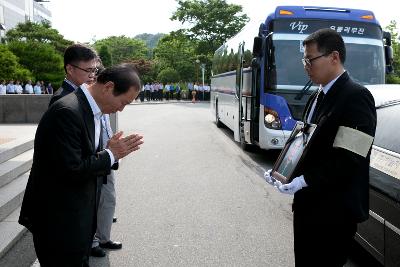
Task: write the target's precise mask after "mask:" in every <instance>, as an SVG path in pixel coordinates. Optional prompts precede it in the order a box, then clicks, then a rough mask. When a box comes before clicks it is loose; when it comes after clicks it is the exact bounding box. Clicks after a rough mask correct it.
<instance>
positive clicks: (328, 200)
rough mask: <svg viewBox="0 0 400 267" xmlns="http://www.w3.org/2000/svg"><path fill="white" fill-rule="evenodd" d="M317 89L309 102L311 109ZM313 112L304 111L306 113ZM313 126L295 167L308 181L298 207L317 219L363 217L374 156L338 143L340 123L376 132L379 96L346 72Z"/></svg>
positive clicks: (297, 197) (295, 206)
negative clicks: (375, 97) (376, 98)
mask: <svg viewBox="0 0 400 267" xmlns="http://www.w3.org/2000/svg"><path fill="white" fill-rule="evenodd" d="M315 97H316V95H315V94H314V95H313V96H312V97H310V100H309V102H308V104H307V105H306V109H305V110H306V112H308V111H309V109H310V106H311V105H312V103H313V100H314V99H315ZM307 115H308V114H305V116H304V117H305V118H306V117H307ZM316 123H317V124H318V127H317V129H316V131H315V132H314V135H313V137H312V140H311V141H310V145H309V147H308V149H307V152H306V154H305V158H304V160H303V161H302V162H301V164H300V166H299V168H298V169H297V170H296V176H298V175H301V174H303V175H304V179H305V181H306V183H307V185H308V187H305V188H303V189H301V190H299V191H298V192H296V193H295V195H294V201H293V210H294V212H298V214H303V215H305V216H307V217H310V218H313V219H316V220H333V221H338V220H339V221H353V222H361V221H364V220H366V219H367V218H368V214H369V161H370V153H371V148H369V152H368V154H367V156H366V157H363V156H360V155H358V154H356V153H354V152H351V151H349V150H347V149H344V148H339V147H334V146H333V143H334V140H335V137H336V134H337V132H338V129H339V127H340V126H345V127H350V128H353V129H356V130H358V131H361V132H363V133H366V134H368V135H370V136H372V137H373V136H375V128H376V110H375V103H374V98H373V97H372V95H371V93H370V92H369V91H368V90H367V89H366V88H365V87H363V86H361V85H359V84H356V83H354V82H353V81H352V80H351V79H350V77H349V75H348V74H347V72H345V73H343V74H342V75H341V76H340V77H339V78H338V79H337V80H336V82H335V83H334V84H333V85H332V87H331V88H330V90H329V91H328V93H327V94H326V96H325V97H324V99H323V102H322V105H321V106H320V109H319V110H318V113H317V114H316Z"/></svg>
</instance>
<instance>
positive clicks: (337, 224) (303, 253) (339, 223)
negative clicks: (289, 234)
mask: <svg viewBox="0 0 400 267" xmlns="http://www.w3.org/2000/svg"><path fill="white" fill-rule="evenodd" d="M293 230H294V254H295V264H296V267H303V266H307V267H313V266H324V267H336V266H338V267H339V266H340V267H342V266H343V265H344V264H345V263H346V261H347V259H348V256H349V253H350V246H351V242H352V240H353V238H354V235H355V233H356V231H357V224H356V223H355V222H350V221H346V220H341V219H336V218H331V219H324V218H321V217H318V216H310V215H309V214H308V215H307V214H302V212H296V211H295V212H294V213H293Z"/></svg>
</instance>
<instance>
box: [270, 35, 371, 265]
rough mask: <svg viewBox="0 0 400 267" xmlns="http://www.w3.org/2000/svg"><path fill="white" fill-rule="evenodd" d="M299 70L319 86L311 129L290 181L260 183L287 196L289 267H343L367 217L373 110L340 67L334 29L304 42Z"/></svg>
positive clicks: (341, 52)
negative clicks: (290, 242)
mask: <svg viewBox="0 0 400 267" xmlns="http://www.w3.org/2000/svg"><path fill="white" fill-rule="evenodd" d="M303 46H304V58H303V60H302V61H303V65H304V69H305V70H306V72H307V74H308V76H309V77H310V79H311V80H312V81H313V82H314V83H315V84H319V85H320V89H319V90H317V91H316V92H315V93H314V94H313V95H312V96H311V98H310V100H309V101H308V103H307V105H306V108H305V116H304V118H305V119H306V122H307V123H314V124H317V125H318V126H317V129H316V130H315V132H314V135H313V136H312V140H311V141H310V144H309V147H308V151H307V152H305V153H306V154H305V155H304V160H303V161H302V162H301V163H300V165H299V166H298V168H297V169H296V173H295V177H296V178H294V179H293V181H292V182H290V183H288V184H282V183H280V182H279V181H278V180H275V179H274V178H273V177H271V176H270V171H268V172H266V173H265V174H264V178H265V180H266V181H267V182H268V183H269V184H272V185H274V186H275V187H277V188H278V190H279V191H280V192H282V193H285V194H294V199H293V206H292V210H293V230H294V252H295V263H296V267H299V266H343V265H344V264H345V263H346V261H347V258H348V255H349V250H350V245H351V242H352V239H353V237H354V235H355V233H356V230H357V223H360V222H363V221H365V220H366V219H367V218H368V214H369V206H368V205H369V161H370V153H371V146H372V142H373V139H374V136H375V128H376V111H375V103H374V99H373V97H372V95H371V93H370V92H369V91H368V90H367V89H366V88H365V87H363V86H362V85H359V84H357V83H355V82H353V81H352V80H351V79H350V77H349V75H348V73H347V72H346V71H345V69H344V66H343V64H344V62H345V59H346V49H345V45H344V41H343V39H342V37H341V36H340V35H339V34H338V33H337V32H336V31H334V30H331V29H321V30H318V31H316V32H314V33H312V34H311V35H310V36H308V37H307V38H306V39H305V40H304V41H303Z"/></svg>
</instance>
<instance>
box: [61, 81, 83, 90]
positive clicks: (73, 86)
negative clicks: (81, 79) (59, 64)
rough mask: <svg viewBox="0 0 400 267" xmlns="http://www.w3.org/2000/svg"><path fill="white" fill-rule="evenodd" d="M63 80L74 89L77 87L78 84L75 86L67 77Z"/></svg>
mask: <svg viewBox="0 0 400 267" xmlns="http://www.w3.org/2000/svg"><path fill="white" fill-rule="evenodd" d="M64 81H65V82H66V83H68V84H69V85H71V86H72V88H74V89H75V90H76V89H78V87H79V86H77V85H76V84H74V83H73V82H71V81H70V80H68V79H67V78H65V79H64Z"/></svg>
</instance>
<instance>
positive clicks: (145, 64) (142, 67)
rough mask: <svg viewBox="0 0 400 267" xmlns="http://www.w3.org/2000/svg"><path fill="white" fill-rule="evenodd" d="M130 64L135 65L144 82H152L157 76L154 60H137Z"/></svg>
mask: <svg viewBox="0 0 400 267" xmlns="http://www.w3.org/2000/svg"><path fill="white" fill-rule="evenodd" d="M128 63H131V64H133V65H135V67H136V69H137V71H138V73H139V76H140V78H141V80H142V82H144V83H147V82H152V81H154V79H155V78H156V75H155V73H154V67H155V64H154V62H153V61H152V60H148V59H135V60H132V61H128Z"/></svg>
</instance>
